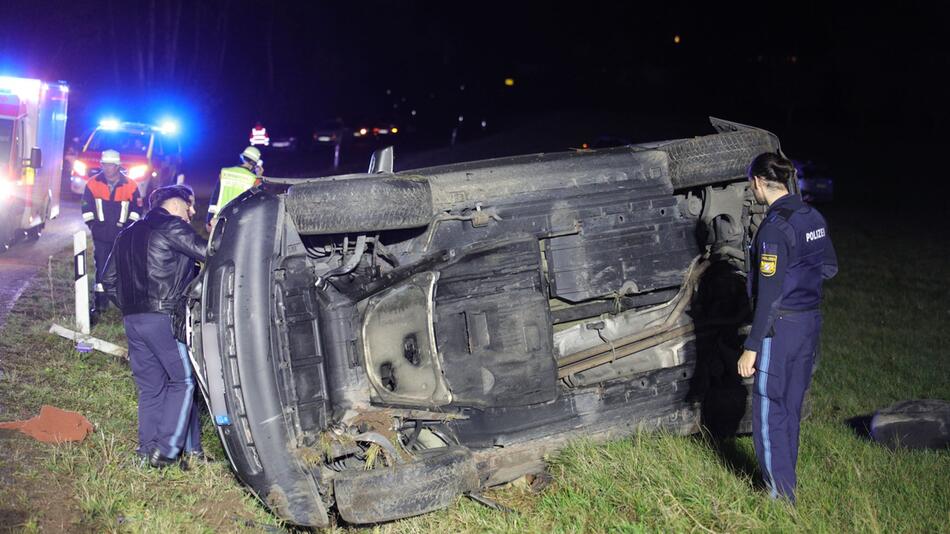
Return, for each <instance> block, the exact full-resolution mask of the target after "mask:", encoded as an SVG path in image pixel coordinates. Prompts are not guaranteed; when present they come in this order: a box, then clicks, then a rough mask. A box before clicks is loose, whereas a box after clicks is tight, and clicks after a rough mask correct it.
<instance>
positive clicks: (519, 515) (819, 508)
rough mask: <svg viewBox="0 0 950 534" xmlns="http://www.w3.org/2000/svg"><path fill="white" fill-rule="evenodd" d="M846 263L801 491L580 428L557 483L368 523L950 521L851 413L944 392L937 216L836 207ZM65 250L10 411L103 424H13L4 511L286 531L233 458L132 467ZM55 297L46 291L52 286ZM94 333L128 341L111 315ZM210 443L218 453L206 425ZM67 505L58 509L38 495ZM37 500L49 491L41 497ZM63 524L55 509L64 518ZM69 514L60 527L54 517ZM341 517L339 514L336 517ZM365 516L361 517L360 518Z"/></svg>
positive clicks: (126, 432)
mask: <svg viewBox="0 0 950 534" xmlns="http://www.w3.org/2000/svg"><path fill="white" fill-rule="evenodd" d="M829 215H830V217H829V218H830V219H831V221H832V229H833V232H834V239H835V244H836V246H837V249H838V254H839V260H840V264H841V273H840V274H839V276H838V278H836V279H835V280H834V281H833V282H832V283H830V284H829V285H827V286H826V303H825V329H824V336H823V340H822V357H821V361H820V366H819V368H818V371H817V373H816V376H815V380H814V384H813V387H812V392H813V393H812V401H813V404H812V406H813V409H812V414H811V416H810V418H809V419H808V420H806V421H805V422H804V424H803V428H802V444H801V457H800V460H799V479H800V487H799V504H798V506H797V507H794V508H793V507H791V506H788V505H787V504H784V503H782V502H775V501H771V500H769V499H768V498H767V497H766V496H765V494H764V493H763V492H762V491H761V490H760V489H759V488H758V483H757V480H756V478H755V467H754V466H755V463H754V462H755V460H754V454H753V451H752V444H751V440H750V438H748V437H741V438H737V439H733V440H728V441H726V442H722V443H716V442H713V441H712V440H711V439H710V438H707V437H705V436H703V435H699V436H690V437H676V436H668V435H643V436H638V437H635V438H633V439H627V440H619V441H614V442H610V443H606V444H595V443H590V442H586V441H580V442H576V443H574V444H573V445H572V446H571V447H569V448H568V449H566V450H564V451H562V452H561V453H559V454H557V455H556V456H554V457H552V458H550V473H551V475H552V476H553V482H552V483H551V484H550V485H549V486H548V487H547V488H545V489H544V490H543V491H541V492H539V493H536V492H533V491H531V490H530V489H529V488H528V487H527V486H526V485H524V484H512V485H509V486H507V487H505V488H501V489H496V490H492V491H489V492H488V493H487V496H488V497H490V498H492V499H494V500H496V501H498V502H499V503H500V504H503V505H505V506H507V507H509V508H511V509H513V510H514V511H513V512H510V513H505V512H499V511H495V510H492V509H489V508H486V507H484V506H482V505H479V504H476V503H475V502H473V501H471V500H467V499H459V501H458V502H457V503H456V504H455V505H453V506H451V507H450V508H448V509H446V510H442V511H439V512H436V513H433V514H428V515H425V516H421V517H416V518H410V519H406V520H402V521H397V522H393V523H388V524H384V525H378V526H374V527H372V528H370V529H366V530H367V531H371V532H382V533H389V532H419V533H422V532H433V531H435V532H440V531H442V532H657V531H661V532H735V531H753V532H766V531H767V532H800V531H808V532H950V484H948V483H947V481H948V480H950V455H948V452H947V451H910V450H900V451H890V450H889V449H886V448H884V447H881V446H880V445H878V444H875V443H873V442H870V441H868V440H866V439H864V438H862V437H860V436H859V435H857V434H856V433H855V432H854V431H853V430H852V429H851V428H850V427H849V426H848V425H847V424H846V422H847V421H848V420H849V419H851V418H854V417H858V416H862V415H867V414H870V413H873V411H874V410H876V409H878V408H881V407H884V406H887V405H889V404H891V403H893V402H896V401H898V400H903V399H910V398H939V399H945V400H946V399H950V356H948V355H947V354H946V352H944V350H945V349H944V347H947V346H948V345H950V331H948V330H947V329H946V328H945V327H946V325H947V324H948V322H950V287H948V285H947V284H946V280H948V279H950V240H948V238H947V237H946V236H944V235H941V234H940V232H939V231H937V230H936V229H935V230H931V231H928V230H926V229H927V228H939V226H936V225H927V224H923V223H919V221H918V224H916V228H919V229H920V231H916V232H915V233H914V234H910V233H909V232H902V231H900V230H899V229H900V228H901V225H902V224H906V221H905V220H898V219H894V220H889V219H887V218H878V219H876V220H872V222H870V223H867V222H864V223H861V224H858V223H857V222H852V221H859V220H862V221H867V220H869V219H868V217H866V216H863V215H866V214H862V213H860V212H853V211H850V210H848V209H847V208H836V210H835V211H833V212H831V213H830V214H829ZM69 260H70V256H68V255H64V256H63V257H62V258H59V259H57V261H56V262H55V264H54V272H53V278H52V284H53V288H52V291H51V290H50V287H49V281H48V280H42V283H41V282H40V281H38V282H37V283H35V284H34V286H33V287H32V290H30V291H28V292H27V293H26V294H25V295H24V297H23V298H21V299H20V301H19V302H18V304H17V306H16V308H15V310H14V312H13V313H12V314H11V316H10V317H9V318H8V322H7V324H6V326H5V328H4V330H3V332H2V333H0V351H2V353H0V354H2V359H0V366H2V368H3V371H4V373H3V376H2V381H0V404H2V405H3V407H4V411H2V412H0V417H2V418H3V419H14V418H21V417H29V416H32V415H35V414H36V413H37V412H38V411H39V407H40V406H41V405H42V404H44V403H48V404H54V405H56V406H59V407H61V408H65V409H72V410H77V411H79V412H81V413H83V414H84V415H86V417H88V418H89V419H90V421H92V423H93V424H94V425H95V426H96V432H95V433H94V434H93V435H92V436H90V437H89V438H87V440H86V441H85V442H84V443H81V444H77V445H61V446H48V445H41V444H36V443H33V442H31V441H29V440H27V439H25V438H22V439H21V438H17V437H15V436H6V437H4V440H3V443H2V446H0V449H3V451H4V452H2V453H0V461H2V462H3V463H2V464H0V479H2V480H3V481H4V482H6V480H7V479H9V480H11V481H14V482H16V483H14V484H6V483H4V484H3V485H2V486H0V503H3V504H2V505H0V510H5V511H6V510H9V511H12V512H15V513H12V512H5V513H6V514H7V515H5V516H4V517H10V518H15V519H16V525H17V528H19V529H21V530H24V531H57V530H75V531H97V532H100V531H107V532H109V531H115V532H231V531H240V530H247V531H262V530H272V531H279V530H283V529H284V528H285V527H284V526H282V525H280V524H279V522H277V521H276V520H275V519H274V518H273V517H272V516H271V515H270V514H269V513H267V511H266V510H265V509H264V508H263V507H262V506H260V505H259V504H258V503H257V502H256V500H254V499H253V498H252V497H250V496H249V495H248V494H247V493H246V492H245V491H244V489H243V488H242V486H241V485H240V483H239V482H238V481H237V480H236V479H235V478H234V477H233V475H232V474H231V473H230V471H229V469H228V468H227V465H226V464H224V463H217V464H212V465H209V466H202V467H201V468H200V469H198V470H196V471H190V472H180V471H177V470H166V471H164V472H156V471H153V470H146V469H142V468H140V467H137V466H136V465H135V462H134V461H133V453H132V451H133V450H134V446H135V439H136V436H135V389H134V385H133V383H132V380H131V376H130V372H129V369H128V366H127V365H126V364H124V363H123V362H120V361H117V360H116V359H114V358H112V357H108V356H104V355H102V354H98V353H93V354H88V355H78V354H77V353H76V352H74V350H73V347H72V345H71V344H70V343H69V342H67V341H65V340H60V339H57V338H53V337H51V336H50V335H49V334H46V329H47V328H48V325H49V321H50V319H51V318H53V317H56V318H57V320H60V321H68V319H64V318H63V317H62V316H63V315H64V313H65V308H66V307H67V306H68V305H69V302H71V300H70V297H69V295H70V286H71V273H70V272H69V268H70V265H69ZM51 295H52V297H51ZM95 333H96V334H97V335H98V336H100V337H103V338H106V339H110V340H112V341H117V342H121V341H122V331H121V323H120V321H119V318H118V316H117V315H115V314H114V313H113V314H111V315H108V316H107V318H106V320H105V321H104V322H103V324H101V325H99V326H97V328H96V331H95ZM204 430H205V431H204V442H205V444H206V447H207V448H208V449H209V450H210V451H211V452H212V454H215V455H217V456H218V457H219V458H223V451H222V450H221V448H220V444H219V442H218V440H217V437H216V435H214V433H213V431H212V429H211V428H210V426H209V425H207V423H206V426H205V429H204ZM51 499H54V500H57V502H60V503H61V505H60V508H62V509H63V510H64V512H63V513H60V514H57V513H53V512H52V511H51V508H52V507H50V506H47V505H46V504H45V503H46V502H50V500H51ZM41 503H43V504H41ZM57 521H58V522H57ZM58 525H65V526H66V528H58V527H57V526H58ZM337 529H340V530H349V529H347V528H345V527H336V528H335V529H334V530H337ZM353 530H358V529H353Z"/></svg>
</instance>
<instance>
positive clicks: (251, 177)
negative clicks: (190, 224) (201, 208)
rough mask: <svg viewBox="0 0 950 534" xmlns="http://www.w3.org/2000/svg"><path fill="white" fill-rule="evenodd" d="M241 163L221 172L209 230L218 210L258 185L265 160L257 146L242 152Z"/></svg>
mask: <svg viewBox="0 0 950 534" xmlns="http://www.w3.org/2000/svg"><path fill="white" fill-rule="evenodd" d="M240 158H241V164H240V165H238V166H237V167H225V168H223V169H221V174H220V176H219V179H218V183H217V185H215V187H214V193H212V194H211V203H210V204H209V205H208V218H207V226H206V228H207V230H208V231H209V232H210V231H211V226H212V224H211V223H212V221H214V219H215V218H216V217H217V215H218V211H220V210H221V209H223V208H224V207H225V206H227V205H228V202H231V201H232V200H234V199H235V198H237V197H238V195H240V194H241V193H243V192H245V191H247V190H248V189H250V188H252V187H254V186H255V185H258V184H259V183H260V177H261V175H262V174H263V173H264V160H262V159H261V151H260V150H258V149H257V147H253V146H249V147H247V148H245V149H244V152H241V156H240Z"/></svg>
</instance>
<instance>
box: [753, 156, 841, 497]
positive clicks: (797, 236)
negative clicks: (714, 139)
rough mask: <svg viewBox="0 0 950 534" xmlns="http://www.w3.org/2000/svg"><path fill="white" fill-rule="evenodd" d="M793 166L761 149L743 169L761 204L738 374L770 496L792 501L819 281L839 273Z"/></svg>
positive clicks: (816, 329)
mask: <svg viewBox="0 0 950 534" xmlns="http://www.w3.org/2000/svg"><path fill="white" fill-rule="evenodd" d="M794 180H795V167H794V166H793V165H792V162H791V161H789V160H787V159H785V158H784V157H782V156H780V155H778V154H774V153H771V152H767V153H764V154H760V155H759V156H757V157H756V158H755V159H754V160H753V161H752V164H751V165H750V166H749V181H750V188H751V190H752V192H753V194H754V196H755V200H756V202H758V203H760V204H765V205H767V206H768V211H767V212H766V214H765V219H764V220H763V221H762V224H761V225H760V226H759V229H758V231H757V232H756V234H755V238H754V240H753V241H752V243H751V244H750V250H749V252H748V253H749V255H750V259H751V260H752V262H751V264H750V265H751V268H750V272H749V273H748V275H749V276H748V289H749V296H750V298H751V299H752V300H753V307H754V310H755V311H754V316H753V321H752V330H751V332H750V333H749V335H748V337H747V338H746V340H745V342H744V343H743V348H744V351H743V352H742V355H741V356H740V357H739V362H738V371H739V374H740V375H741V376H743V377H750V376H753V375H754V376H755V382H754V389H753V397H752V400H753V404H752V418H753V441H754V444H755V453H756V457H757V459H758V462H759V467H760V469H761V471H762V477H763V479H764V480H765V483H766V485H767V486H768V487H769V490H770V493H771V496H772V497H773V498H785V499H787V500H789V501H790V502H792V503H794V502H795V487H796V484H797V480H796V476H795V466H796V463H797V461H798V434H799V426H800V423H801V408H802V402H803V400H804V398H805V392H806V391H807V390H808V387H809V384H810V382H811V375H812V368H813V367H814V364H815V358H816V357H817V353H818V338H819V334H820V332H821V311H820V309H819V308H820V305H821V288H822V282H823V281H824V280H827V279H829V278H832V277H833V276H834V275H835V274H836V273H837V272H838V262H837V258H836V256H835V251H834V247H833V246H832V244H831V235H830V233H829V232H828V225H827V223H826V222H825V219H824V217H822V216H821V214H820V213H818V210H816V209H815V208H813V207H811V206H809V205H808V204H805V203H804V202H803V201H802V199H801V197H799V196H798V195H795V194H792V193H790V187H791V186H792V184H793V183H794Z"/></svg>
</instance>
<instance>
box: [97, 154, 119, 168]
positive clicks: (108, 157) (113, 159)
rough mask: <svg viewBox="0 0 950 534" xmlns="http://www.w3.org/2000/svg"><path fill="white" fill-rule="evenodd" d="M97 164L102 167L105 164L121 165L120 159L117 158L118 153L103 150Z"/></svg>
mask: <svg viewBox="0 0 950 534" xmlns="http://www.w3.org/2000/svg"><path fill="white" fill-rule="evenodd" d="M99 163H102V164H103V165H104V164H106V163H113V164H115V165H118V164H120V163H122V160H121V158H119V153H118V152H117V151H115V150H103V151H102V157H100V158H99Z"/></svg>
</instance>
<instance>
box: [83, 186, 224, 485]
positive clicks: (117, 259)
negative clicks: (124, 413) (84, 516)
mask: <svg viewBox="0 0 950 534" xmlns="http://www.w3.org/2000/svg"><path fill="white" fill-rule="evenodd" d="M149 205H150V208H151V209H150V211H149V212H148V214H146V215H145V217H144V218H143V219H141V220H139V221H137V222H135V223H134V224H132V225H131V226H130V227H128V228H126V229H125V230H123V231H122V232H121V233H120V234H119V236H118V237H117V238H116V242H115V246H114V247H113V249H112V254H111V255H110V256H109V259H108V261H107V263H106V267H105V272H104V274H103V281H102V283H103V290H104V292H105V293H106V294H107V295H108V296H109V297H110V298H111V299H112V300H113V301H115V302H116V304H117V305H118V307H119V309H120V310H121V311H122V316H123V321H124V323H125V332H126V336H127V337H128V341H129V361H130V363H131V367H132V375H133V377H134V378H135V384H136V386H137V387H138V393H139V410H138V415H139V448H138V453H139V454H140V455H141V456H143V457H145V456H147V458H148V462H149V464H150V465H151V466H152V467H165V466H168V465H170V464H172V463H174V462H175V461H177V458H178V456H179V454H180V453H182V452H183V449H185V450H184V452H185V453H186V454H187V453H194V454H200V450H201V449H200V447H201V445H200V439H199V438H200V435H196V434H197V432H198V422H197V413H196V411H195V409H194V406H193V393H194V388H195V381H194V379H193V377H192V368H191V363H190V362H189V361H188V354H187V351H186V350H185V347H184V344H182V343H180V342H179V341H178V340H177V339H176V334H175V332H174V330H175V327H174V325H175V320H174V316H175V315H176V313H181V312H182V309H183V303H184V294H185V289H186V288H187V287H188V284H189V283H190V282H191V281H192V279H194V277H195V262H196V261H204V260H205V250H206V249H207V244H208V243H207V241H206V240H204V239H203V238H201V237H200V236H199V235H198V233H197V232H195V230H194V229H193V228H192V227H191V225H190V224H189V223H190V221H191V217H192V216H193V215H194V214H195V210H194V193H193V192H192V191H191V189H190V188H188V187H187V186H182V185H172V186H168V187H162V188H159V189H156V190H155V191H153V192H152V194H151V195H150V196H149ZM189 447H190V448H189Z"/></svg>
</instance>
